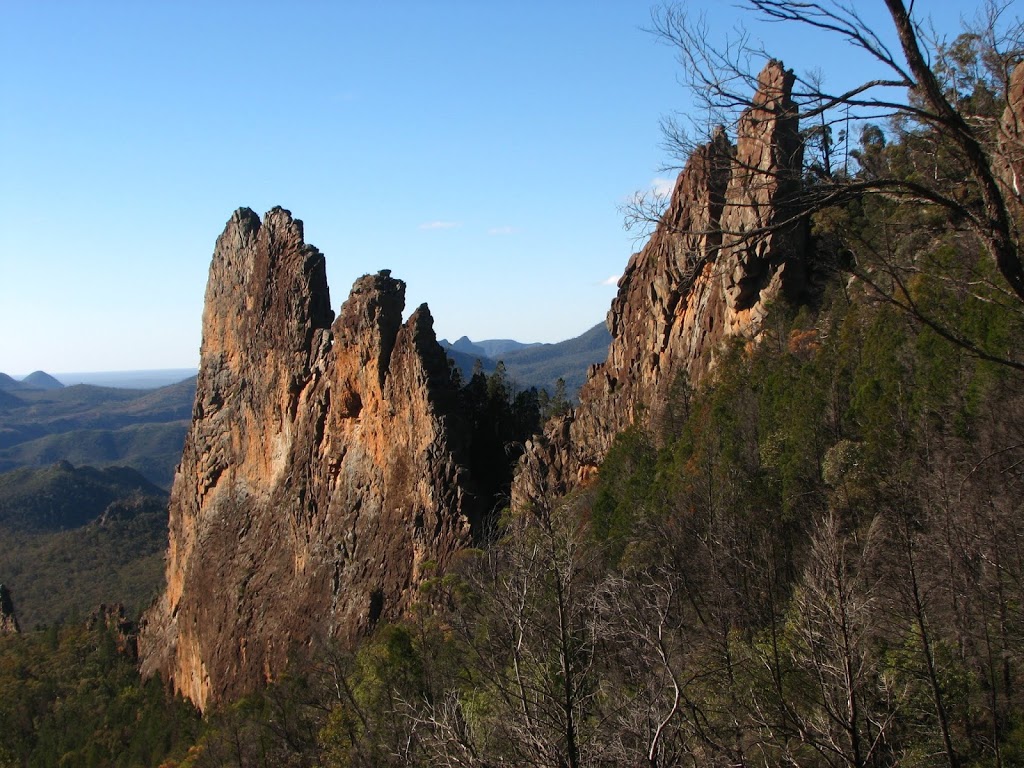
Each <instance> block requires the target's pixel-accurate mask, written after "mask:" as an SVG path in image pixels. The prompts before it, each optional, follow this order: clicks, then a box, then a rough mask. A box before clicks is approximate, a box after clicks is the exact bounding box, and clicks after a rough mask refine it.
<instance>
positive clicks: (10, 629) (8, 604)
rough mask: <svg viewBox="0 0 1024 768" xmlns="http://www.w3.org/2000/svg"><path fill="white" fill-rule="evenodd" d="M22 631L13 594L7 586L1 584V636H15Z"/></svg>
mask: <svg viewBox="0 0 1024 768" xmlns="http://www.w3.org/2000/svg"><path fill="white" fill-rule="evenodd" d="M20 631H21V628H20V627H19V626H18V617H17V615H16V614H15V612H14V601H13V600H11V592H10V590H8V589H7V587H6V586H5V585H3V584H0V635H14V634H17V633H18V632H20Z"/></svg>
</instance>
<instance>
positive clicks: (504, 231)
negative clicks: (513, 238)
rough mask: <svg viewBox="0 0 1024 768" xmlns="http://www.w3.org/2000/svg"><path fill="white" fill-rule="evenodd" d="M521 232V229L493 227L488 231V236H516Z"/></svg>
mask: <svg viewBox="0 0 1024 768" xmlns="http://www.w3.org/2000/svg"><path fill="white" fill-rule="evenodd" d="M518 232H519V227H509V226H504V227H491V228H490V229H488V230H487V234H488V235H514V234H516V233H518Z"/></svg>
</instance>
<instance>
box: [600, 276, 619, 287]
mask: <svg viewBox="0 0 1024 768" xmlns="http://www.w3.org/2000/svg"><path fill="white" fill-rule="evenodd" d="M620 277H622V275H612V276H611V277H608V278H606V279H604V280H602V281H601V285H618V284H619V278H620Z"/></svg>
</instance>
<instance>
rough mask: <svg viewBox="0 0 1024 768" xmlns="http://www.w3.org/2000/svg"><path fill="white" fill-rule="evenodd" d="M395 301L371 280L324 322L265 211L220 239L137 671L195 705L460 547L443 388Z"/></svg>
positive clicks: (230, 690) (318, 293) (417, 324)
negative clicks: (160, 570)
mask: <svg viewBox="0 0 1024 768" xmlns="http://www.w3.org/2000/svg"><path fill="white" fill-rule="evenodd" d="M404 304H405V285H404V283H402V282H401V281H399V280H395V279H393V278H392V277H391V276H390V273H388V272H380V273H379V274H377V275H367V276H365V277H363V278H361V279H360V280H358V281H357V282H356V283H355V285H354V286H353V288H352V293H351V295H350V297H349V299H348V300H347V301H346V302H345V304H344V305H343V306H342V307H341V310H340V312H339V314H338V317H337V319H335V318H334V313H333V312H332V310H331V308H330V294H329V292H328V287H327V280H326V273H325V268H324V258H323V256H322V255H321V254H320V252H319V251H318V250H317V249H316V248H314V247H312V246H309V245H306V244H305V243H304V242H303V232H302V222H300V221H298V220H296V219H293V218H292V217H291V214H290V213H289V212H288V211H284V210H282V209H280V208H275V209H274V210H272V211H270V212H269V213H268V214H266V216H265V218H264V220H263V221H262V222H261V221H260V219H259V218H258V217H257V216H256V214H254V213H253V212H252V211H250V210H247V209H241V210H239V211H237V212H236V213H235V214H234V215H233V216H232V217H231V220H230V221H229V222H228V224H227V227H226V229H225V230H224V233H223V234H222V235H221V236H220V238H219V239H218V241H217V247H216V249H215V251H214V255H213V260H212V264H211V267H210V277H209V282H208V286H207V291H206V305H205V309H204V313H203V343H202V350H201V358H200V372H199V379H198V386H197V391H196V400H195V406H194V412H193V423H192V427H191V429H190V431H189V434H188V437H187V439H186V442H185V448H184V452H183V455H182V460H181V463H180V465H179V467H178V470H177V473H176V475H175V480H174V485H173V488H172V492H171V501H170V546H169V552H168V559H167V588H166V591H165V593H164V594H163V595H162V596H161V598H160V600H159V601H158V603H157V604H156V605H155V606H154V607H153V608H152V609H151V610H150V612H149V613H148V614H147V616H146V617H145V622H144V626H143V628H142V632H141V635H140V655H141V658H142V668H143V672H144V673H145V674H154V673H158V674H161V675H162V676H163V677H165V678H166V679H168V680H170V681H171V682H172V683H173V686H174V688H175V689H176V690H177V691H179V692H181V693H183V694H184V695H186V696H188V697H189V698H190V699H191V700H192V701H193V702H194V703H195V704H196V705H197V706H199V707H200V708H206V707H207V706H209V705H210V704H212V703H215V702H218V701H222V700H226V699H230V698H233V697H235V696H237V695H239V694H241V693H244V692H246V691H249V690H252V689H253V688H255V687H257V686H258V685H260V684H262V683H264V682H266V681H268V680H270V679H272V678H274V677H275V676H276V675H278V674H279V673H280V671H281V670H282V669H283V668H284V666H285V664H286V662H287V658H288V655H289V654H290V653H296V652H297V653H302V652H303V651H304V650H305V649H307V648H308V647H310V646H311V645H313V644H314V643H316V642H317V641H318V640H321V639H323V638H326V637H329V636H330V637H340V638H342V639H350V638H353V637H355V636H357V635H359V634H361V633H363V632H365V631H367V630H368V629H369V628H370V627H371V626H372V625H373V624H374V623H375V622H376V621H378V620H379V619H381V618H387V617H393V616H395V615H396V614H397V613H398V612H400V611H401V610H402V609H403V608H404V607H405V606H406V605H407V604H408V603H409V601H410V600H411V599H412V597H413V595H414V593H415V590H416V587H417V584H418V582H419V580H420V578H421V575H422V567H423V564H424V563H425V562H427V561H434V562H437V563H438V564H439V565H442V566H443V565H444V563H445V562H446V561H447V560H448V559H449V557H450V556H451V554H452V553H453V552H455V551H456V550H458V549H459V548H461V547H463V546H465V545H466V543H467V542H468V536H469V525H470V520H471V518H473V516H474V514H475V507H474V497H473V495H472V494H471V493H470V492H469V490H468V485H467V479H466V475H465V472H464V471H463V470H462V469H461V467H462V466H463V462H461V461H459V445H460V444H461V440H462V438H461V437H460V432H459V428H458V421H457V419H456V416H455V414H454V412H453V407H454V403H455V394H456V393H455V390H454V388H453V385H452V383H451V379H450V376H449V373H448V365H447V360H446V358H445V355H444V352H443V351H442V349H441V348H440V346H439V345H438V344H437V342H436V339H435V337H434V333H433V324H432V319H431V317H430V313H429V310H428V309H427V308H426V306H422V307H420V308H419V309H418V310H417V311H416V312H415V313H414V314H413V315H412V317H410V318H409V320H408V321H407V322H406V323H404V324H403V322H402V311H403V309H404Z"/></svg>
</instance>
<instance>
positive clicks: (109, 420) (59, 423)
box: [0, 378, 195, 489]
mask: <svg viewBox="0 0 1024 768" xmlns="http://www.w3.org/2000/svg"><path fill="white" fill-rule="evenodd" d="M12 381H13V380H12ZM194 399H195V378H191V379H187V380H185V381H181V382H179V383H177V384H172V385H170V386H167V387H161V388H159V389H153V390H135V389H117V388H113V387H95V386H91V385H86V384H79V385H75V386H72V387H64V388H60V389H45V390H44V389H33V388H29V387H25V386H21V385H20V383H19V382H14V386H11V387H10V388H7V389H3V390H0V472H6V471H8V470H11V469H15V468H18V467H40V466H45V465H47V464H52V463H53V462H56V461H61V460H63V461H70V462H72V463H74V464H88V465H91V466H95V467H106V466H128V467H132V468H134V469H136V470H137V471H139V472H141V473H142V474H143V475H145V476H146V478H147V479H149V480H150V482H152V483H155V484H157V485H159V486H160V487H162V488H164V489H169V488H170V486H171V481H172V480H173V478H174V467H175V466H176V465H177V463H178V459H180V458H181V446H182V444H183V443H184V441H185V433H186V432H187V431H188V425H189V423H190V421H191V418H192V401H193V400H194Z"/></svg>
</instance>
